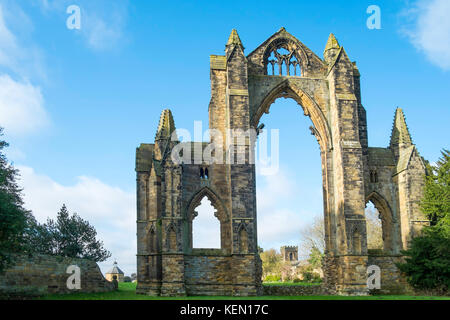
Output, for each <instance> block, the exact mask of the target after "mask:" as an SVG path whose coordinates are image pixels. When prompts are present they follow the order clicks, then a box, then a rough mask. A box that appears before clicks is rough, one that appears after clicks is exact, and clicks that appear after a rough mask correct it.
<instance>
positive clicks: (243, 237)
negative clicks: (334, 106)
mask: <svg viewBox="0 0 450 320" xmlns="http://www.w3.org/2000/svg"><path fill="white" fill-rule="evenodd" d="M239 252H240V253H248V234H247V231H246V230H245V229H244V228H241V230H240V231H239Z"/></svg>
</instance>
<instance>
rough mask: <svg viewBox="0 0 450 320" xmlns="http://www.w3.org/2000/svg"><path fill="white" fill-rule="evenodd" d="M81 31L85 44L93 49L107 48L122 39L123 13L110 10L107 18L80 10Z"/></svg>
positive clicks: (115, 44)
mask: <svg viewBox="0 0 450 320" xmlns="http://www.w3.org/2000/svg"><path fill="white" fill-rule="evenodd" d="M81 19H82V20H81V21H82V27H81V33H82V35H83V37H84V38H85V39H86V42H87V45H88V46H89V47H90V48H91V49H94V50H99V51H101V50H108V49H111V48H113V47H115V46H117V44H118V43H119V42H120V41H123V40H124V39H123V32H122V30H123V20H124V19H123V15H122V14H121V13H119V12H117V11H115V12H112V13H111V16H110V17H108V18H105V17H99V16H98V15H94V14H90V13H89V12H88V11H83V12H82V18H81Z"/></svg>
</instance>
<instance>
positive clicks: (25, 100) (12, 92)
mask: <svg viewBox="0 0 450 320" xmlns="http://www.w3.org/2000/svg"><path fill="white" fill-rule="evenodd" d="M43 101H44V99H43V97H42V93H41V90H40V89H39V88H38V87H35V86H33V85H31V84H30V83H29V82H20V81H15V80H13V79H12V78H11V77H10V76H9V75H6V74H4V75H0V125H1V126H2V127H4V128H5V130H6V132H7V133H8V134H13V135H23V134H28V133H31V132H35V131H37V130H39V129H41V128H42V127H45V126H46V125H47V124H48V122H49V119H48V115H47V112H46V111H45V109H44V106H43Z"/></svg>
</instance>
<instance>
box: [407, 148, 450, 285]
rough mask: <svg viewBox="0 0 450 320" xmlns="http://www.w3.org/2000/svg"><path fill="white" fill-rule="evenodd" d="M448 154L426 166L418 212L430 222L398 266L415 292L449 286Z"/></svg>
mask: <svg viewBox="0 0 450 320" xmlns="http://www.w3.org/2000/svg"><path fill="white" fill-rule="evenodd" d="M449 160H450V154H449V151H448V150H444V151H442V158H440V159H439V161H438V162H437V163H436V165H434V166H430V165H429V166H428V173H429V175H428V176H427V177H426V184H425V190H424V197H423V199H422V202H421V209H422V211H423V212H424V213H425V215H426V216H427V218H428V219H429V220H430V226H427V227H424V228H423V230H422V233H421V235H419V236H417V237H415V238H413V239H412V240H411V242H410V244H409V249H408V250H405V251H403V254H404V255H406V257H407V258H406V259H405V263H401V264H398V267H399V268H400V270H401V271H403V272H404V273H405V274H406V275H407V278H408V282H409V283H410V284H411V285H412V286H414V287H415V288H418V289H436V290H439V291H444V292H446V291H448V288H449V286H450V267H449V266H450V249H449V248H450V232H449V230H450V215H449V209H450V201H449V199H450V162H449Z"/></svg>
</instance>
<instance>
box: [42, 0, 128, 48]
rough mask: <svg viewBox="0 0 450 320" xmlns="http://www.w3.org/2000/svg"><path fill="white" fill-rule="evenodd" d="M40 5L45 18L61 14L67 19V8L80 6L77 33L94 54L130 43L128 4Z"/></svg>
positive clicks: (62, 0) (62, 1)
mask: <svg viewBox="0 0 450 320" xmlns="http://www.w3.org/2000/svg"><path fill="white" fill-rule="evenodd" d="M36 3H37V4H38V5H39V6H40V8H41V9H42V11H43V12H44V13H45V14H49V13H58V14H60V15H61V16H64V17H67V18H68V17H69V15H67V13H66V9H67V7H68V6H70V5H77V6H78V7H79V8H80V11H81V29H80V30H73V32H74V33H75V34H78V35H79V36H80V37H81V38H82V39H83V41H84V43H85V44H86V46H87V47H88V48H90V49H92V50H93V51H106V50H110V49H113V48H116V47H118V46H120V45H121V43H124V42H126V41H127V40H126V36H125V28H126V22H127V17H128V7H129V1H128V0H122V1H110V0H96V1H91V0H79V1H73V0H36Z"/></svg>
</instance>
